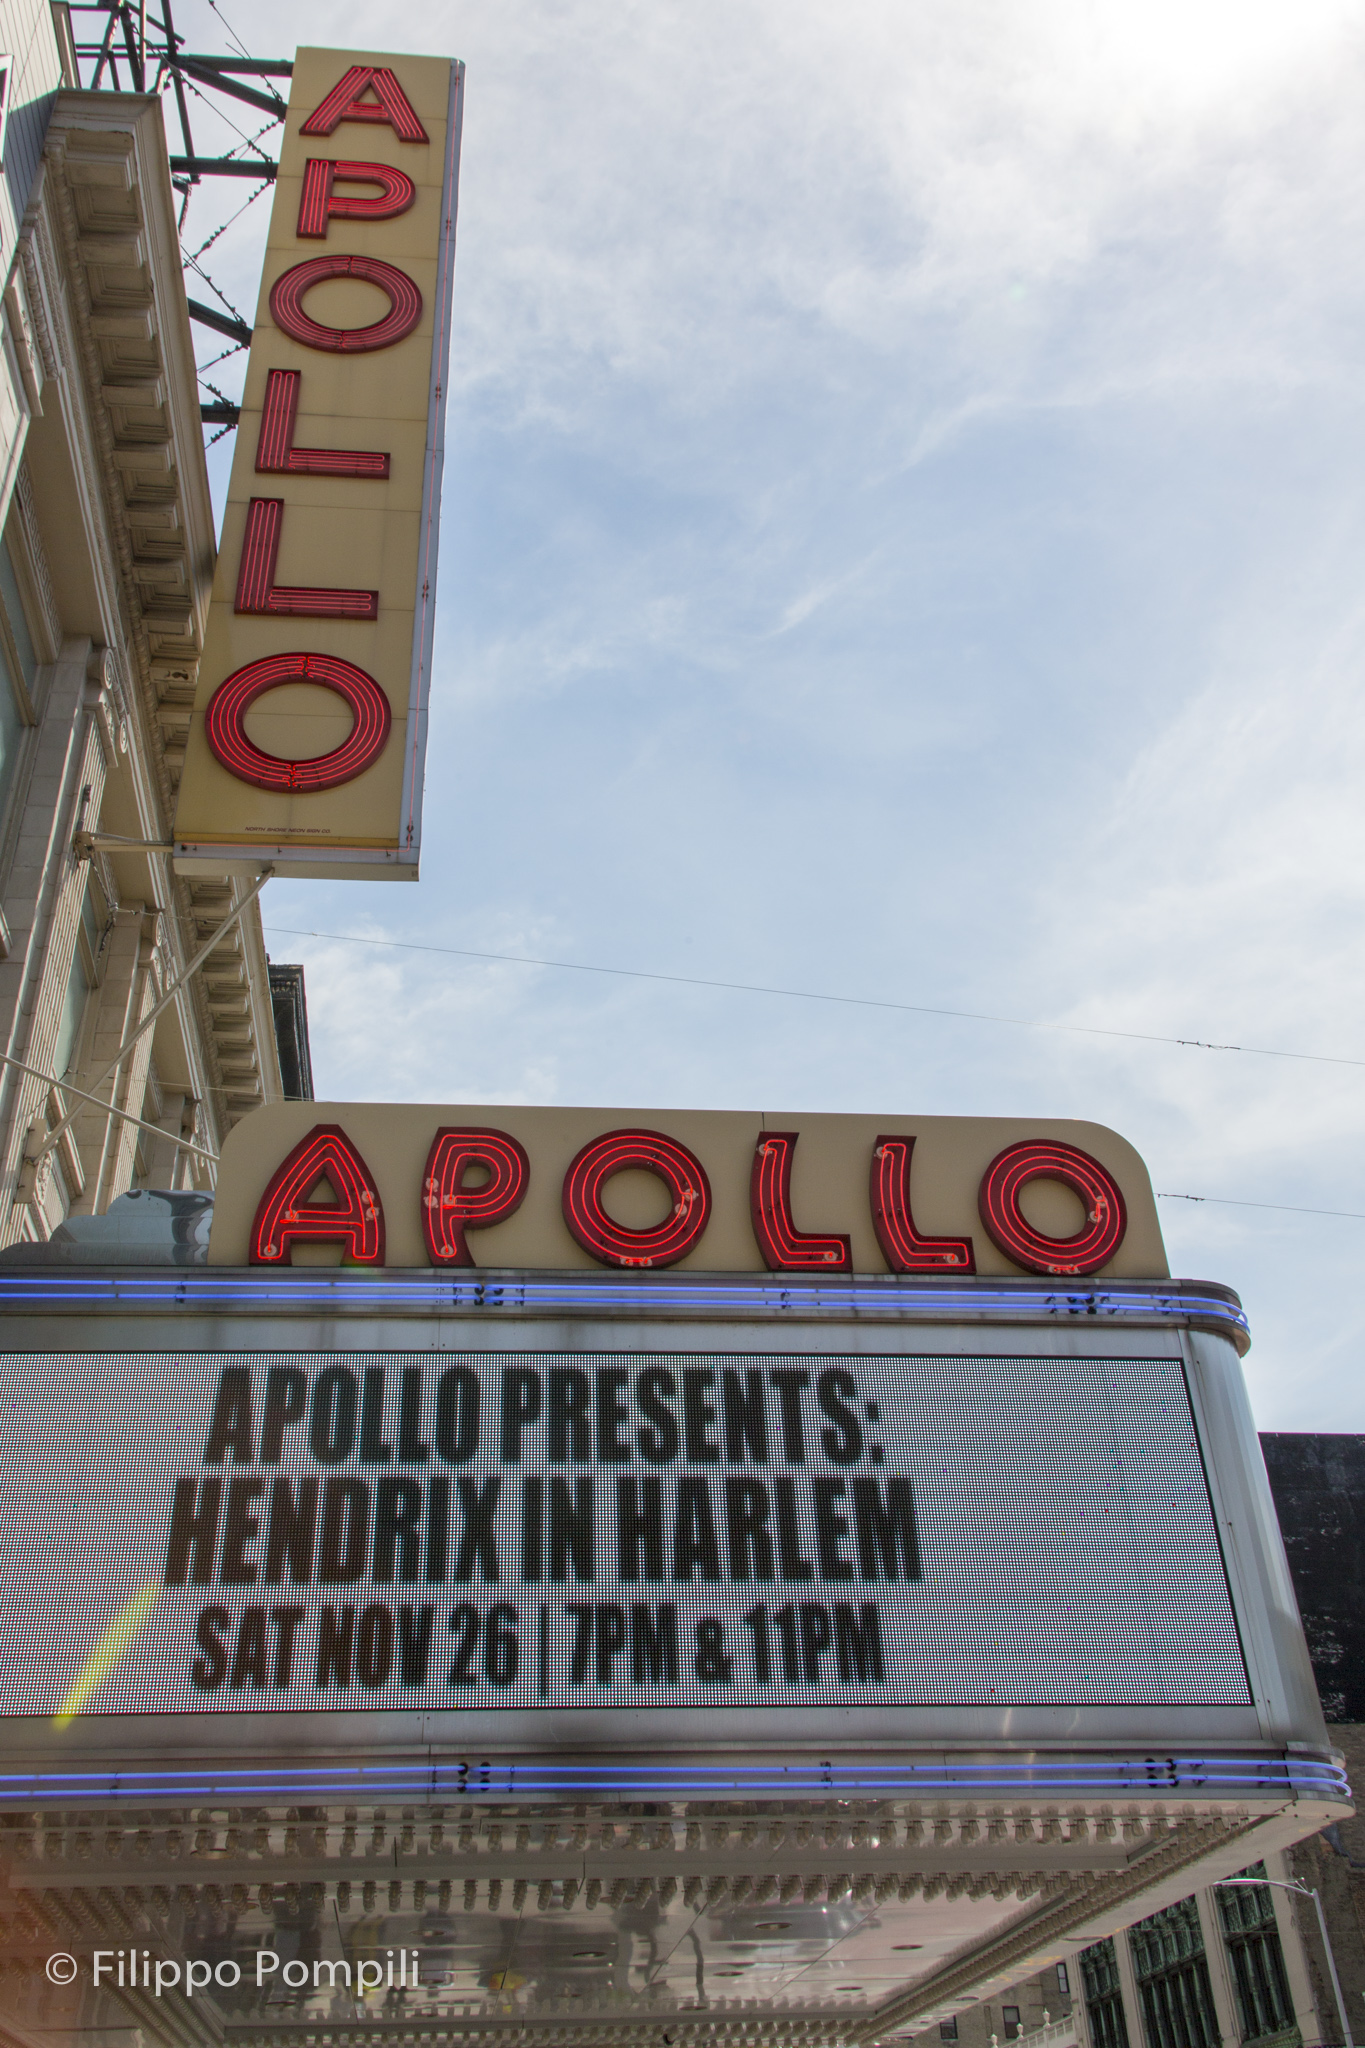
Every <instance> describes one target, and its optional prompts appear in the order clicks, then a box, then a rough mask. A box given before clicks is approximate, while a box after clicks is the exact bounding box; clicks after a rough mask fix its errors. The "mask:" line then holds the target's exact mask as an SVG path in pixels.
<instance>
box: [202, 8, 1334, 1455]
mask: <svg viewBox="0 0 1365 2048" xmlns="http://www.w3.org/2000/svg"><path fill="white" fill-rule="evenodd" d="M225 4H226V23H230V27H231V30H232V31H233V32H235V34H236V35H237V36H239V37H240V38H241V39H242V41H243V42H244V43H245V45H246V46H247V47H248V48H249V49H250V50H251V51H252V52H253V54H255V55H257V56H289V55H291V54H292V50H293V46H294V45H295V44H296V43H307V42H313V43H323V44H331V45H336V46H342V47H344V46H348V45H354V46H360V47H369V48H391V49H393V50H406V49H417V50H427V51H433V52H436V53H439V54H449V55H452V56H458V57H462V58H463V59H464V60H465V62H466V64H467V66H468V72H467V81H466V113H465V129H464V151H463V161H462V170H461V189H460V213H459V246H458V256H457V264H456V277H455V327H454V340H453V347H452V362H451V386H450V391H451V398H450V408H449V419H448V430H447V453H446V472H445V492H444V504H443V515H442V516H443V527H442V552H441V566H440V596H439V615H438V622H437V634H436V659H435V676H434V690H433V708H432V726H431V747H430V754H429V759H428V766H427V810H426V831H427V838H426V845H425V847H424V850H423V857H422V879H421V881H420V882H419V883H417V884H416V885H405V884H394V883H387V884H381V883H373V884H360V883H322V882H314V881H307V882H282V881H281V882H272V883H271V884H270V885H269V886H268V888H267V890H266V892H265V896H264V898H263V906H264V917H265V923H266V927H267V943H268V945H269V948H270V951H271V953H272V956H273V957H274V958H276V959H287V960H301V961H303V962H304V964H305V967H306V970H307V988H308V1002H309V1017H310V1025H311V1034H312V1049H313V1061H314V1076H315V1084H316V1092H317V1094H318V1096H319V1097H320V1098H324V1097H325V1098H330V1099H333V1100H347V1099H352V1100H355V1099H371V1100H373V1099H379V1100H383V1099H395V1100H415V1101H422V1100H428V1101H436V1102H444V1103H458V1102H467V1103H478V1102H536V1103H584V1104H600V1105H604V1106H610V1105H620V1106H629V1107H632V1108H638V1107H651V1106H655V1107H673V1106H697V1107H707V1108H762V1109H782V1110H796V1111H818V1110H858V1111H869V1112H880V1113H885V1114H887V1115H895V1116H898V1117H899V1116H906V1115H910V1114H914V1113H926V1114H927V1113H945V1112H953V1113H962V1114H992V1115H994V1114H1000V1115H1011V1116H1020V1117H1031V1116H1037V1117H1044V1116H1047V1117H1054V1116H1075V1117H1085V1118H1092V1119H1095V1120H1097V1121H1099V1122H1102V1123H1106V1124H1110V1125H1112V1126H1114V1127H1115V1128H1117V1129H1118V1130H1120V1131H1122V1132H1123V1133H1124V1134H1125V1135H1126V1136H1127V1137H1128V1138H1129V1139H1131V1140H1132V1141H1133V1143H1134V1144H1136V1146H1137V1147H1138V1149H1139V1150H1140V1151H1141V1152H1142V1154H1143V1155H1144V1157H1145V1159H1146V1160H1147V1162H1148V1165H1149V1167H1150V1170H1151V1174H1152V1180H1153V1184H1154V1186H1155V1188H1156V1189H1157V1190H1158V1191H1159V1193H1160V1194H1161V1196H1162V1199H1161V1201H1160V1202H1159V1208H1160V1211H1161V1216H1162V1223H1163V1227H1164V1230H1165V1234H1166V1240H1167V1245H1168V1248H1169V1252H1170V1259H1171V1266H1172V1270H1173V1271H1174V1272H1175V1273H1177V1274H1180V1275H1185V1276H1189V1277H1195V1278H1200V1279H1211V1280H1218V1281H1222V1282H1224V1283H1226V1284H1228V1285H1230V1286H1232V1287H1235V1288H1236V1289H1237V1290H1238V1291H1239V1293H1240V1294H1241V1295H1242V1297H1243V1300H1244V1302H1245V1305H1246V1308H1247V1311H1248V1314H1249V1316H1250V1319H1251V1326H1252V1334H1253V1348H1252V1350H1251V1353H1250V1355H1249V1357H1248V1359H1247V1375H1248V1383H1249V1386H1250V1389H1251V1394H1252V1400H1253V1404H1254V1407H1255V1411H1256V1415H1257V1419H1258V1421H1259V1423H1260V1426H1261V1427H1263V1428H1280V1429H1328V1430H1332V1429H1335V1430H1358V1429H1362V1428H1365V1406H1363V1404H1362V1400H1361V1396H1360V1393H1359V1387H1360V1378H1361V1375H1360V1361H1361V1351H1362V1345H1363V1344H1365V1312H1362V1307H1361V1297H1360V1295H1359V1293H1358V1291H1357V1275H1358V1273H1359V1270H1360V1265H1361V1253H1362V1249H1365V1170H1362V1164H1361V1155H1362V1141H1363V1140H1365V1021H1362V1014H1361V1013H1362V1007H1363V1005H1365V955H1363V954H1362V946H1361V930H1362V911H1363V910H1365V843H1363V842H1365V829H1363V828H1362V823H1361V792H1362V789H1363V788H1365V709H1363V708H1362V701H1361V674H1362V665H1363V663H1365V575H1363V574H1362V571H1363V569H1365V368H1363V367H1362V365H1363V364H1365V347H1363V346H1362V344H1363V343H1365V283H1363V282H1362V271H1361V265H1360V263H1359V259H1358V254H1357V252H1358V250H1359V248H1360V246H1361V242H1362V231H1363V230H1365V219H1363V218H1362V215H1365V116H1363V115H1362V113H1361V108H1362V106H1365V17H1362V16H1361V13H1360V10H1359V8H1358V7H1355V6H1352V5H1348V4H1345V0H1276V4H1268V0H1238V4H1236V5H1234V4H1232V0H1179V4H1176V0H1143V4H1142V5H1140V6H1139V5H1137V4H1135V0H1128V4H1125V5H1122V6H1120V5H1116V4H1113V0H1034V4H1032V5H1030V6H1029V7H1027V8H1020V7H1019V6H1018V5H1017V0H838V4H834V0H781V4H780V5H779V4H777V0H725V4H724V5H720V4H718V0H688V4H686V5H683V4H680V0H652V4H650V5H648V6H642V5H638V4H630V0H611V4H607V0H496V4H492V0H477V4H469V5H458V6H455V5H448V4H444V0H431V4H429V5H427V6H426V7H424V8H423V9H421V10H420V15H421V25H420V33H419V32H418V31H417V29H416V28H415V17H416V13H417V12H418V11H417V10H413V9H411V8H404V9H402V10H399V9H398V8H396V7H393V6H391V5H386V4H384V0H372V4H367V5H366V6H365V7H364V8H363V9H362V8H360V7H359V6H356V5H348V4H341V5H337V4H331V5H328V6H327V7H323V6H321V5H318V4H314V0H306V4H301V0H295V4H293V5H292V6H290V7H289V8H288V9H286V10H281V9H280V8H279V7H269V6H266V5H265V4H263V0H225ZM179 18H180V25H181V26H182V28H183V29H184V30H185V31H186V32H187V33H188V35H189V38H190V42H191V45H192V47H198V48H200V49H204V50H225V49H229V48H231V47H232V44H231V41H230V38H229V33H228V28H227V26H226V25H225V17H224V14H223V13H222V12H221V11H220V10H217V9H214V8H212V7H211V6H210V5H209V4H208V0H183V4H182V6H181V8H180V10H179ZM243 113H244V121H243V126H244V127H246V128H247V129H248V130H251V129H253V128H254V127H255V125H256V124H255V122H254V121H253V119H252V117H251V115H250V114H249V113H247V112H246V110H243ZM203 118H204V119H205V120H206V121H207V117H206V116H205V117H203ZM206 132H207V131H206ZM231 139H232V138H231V137H230V136H229V137H227V138H226V140H227V141H229V142H230V141H231ZM244 198H245V193H244V192H243V190H242V189H240V188H238V187H237V186H236V185H234V186H231V187H228V186H227V185H226V181H224V182H223V183H222V184H219V185H218V186H217V187H215V188H212V189H211V191H210V193H209V194H208V195H207V196H205V197H196V198H195V199H194V201H193V202H192V205H191V209H190V213H189V216H188V218H187V221H186V225H185V235H186V243H187V247H188V248H189V249H190V250H191V251H195V250H197V249H198V247H199V244H200V243H201V242H202V241H203V240H204V239H205V238H206V237H207V236H209V235H210V234H211V233H212V232H213V231H214V229H216V228H217V227H218V225H219V223H220V222H221V220H222V218H223V216H224V214H225V213H226V212H227V211H229V210H231V209H232V208H234V207H236V206H239V205H241V204H242V203H243V200H244ZM268 205H269V198H268V195H267V197H265V198H263V199H262V200H260V201H258V202H256V203H255V204H254V205H252V206H248V207H247V210H246V211H245V213H244V214H243V215H242V216H241V218H240V219H238V220H237V221H236V222H235V223H234V224H233V225H232V226H231V227H229V228H228V230H227V231H226V233H224V234H223V235H221V236H220V237H218V239H217V240H215V241H214V243H213V246H212V248H211V249H210V250H209V251H208V252H207V253H205V254H203V255H202V256H201V257H200V258H199V261H200V262H201V264H202V265H203V266H204V267H205V268H206V269H207V270H208V271H209V273H210V275H211V277H212V279H213V281H214V284H215V285H216V286H217V287H218V288H219V289H220V290H221V291H222V292H223V293H225V294H226V295H227V297H228V298H229V299H230V300H231V301H232V302H233V303H234V304H235V305H236V306H238V307H239V308H241V309H242V310H244V311H245V312H246V313H247V314H248V316H250V314H251V311H252V308H253V306H254V303H255V296H256V283H257V278H258V273H259V263H260V254H261V246H262V242H263V238H264V233H265V228H266V210H267V208H268ZM191 290H192V292H193V293H194V294H195V295H196V296H200V297H203V296H206V290H205V289H203V288H201V285H200V283H199V282H196V280H195V279H194V278H193V277H192V278H191ZM200 338H201V340H202V344H203V345H202V348H201V358H202V359H203V360H205V361H207V359H208V358H209V357H210V356H212V355H213V354H215V353H216V352H217V348H218V345H219V344H218V343H217V342H216V341H214V340H213V339H212V337H210V336H209V335H208V334H207V333H204V334H202V335H201V337H200ZM240 362H241V358H240V357H239V358H237V359H236V362H235V363H234V362H232V361H229V362H225V363H222V364H220V365H219V366H218V367H217V368H216V369H213V370H210V371H209V372H208V374H209V375H210V376H211V377H212V378H213V379H214V380H215V382H217V383H219V385H220V386H221V388H222V389H224V390H225V391H229V392H230V391H232V390H233V389H235V388H239V385H240ZM234 379H235V382H234ZM230 451H231V440H230V438H229V439H227V440H225V441H223V442H222V443H220V444H219V445H218V446H217V447H215V448H214V450H213V451H212V453H211V458H210V460H211V464H212V465H213V476H214V482H215V489H216V491H217V493H218V496H219V500H220V502H221V496H222V492H223V489H224V487H225V484H226V475H227V460H228V458H229V457H230ZM302 933H308V934H319V933H323V934H352V935H360V936H363V937H366V938H370V939H383V940H387V941H390V942H395V941H396V942H402V945H395V944H390V945H388V946H385V947H381V946H376V945H358V944H355V943H348V942H346V941H345V940H343V939H338V938H335V937H317V936H301V935H300V934H302ZM404 947H427V948H433V949H438V950H433V951H428V952H421V951H413V950H404ZM443 947H444V948H451V949H461V950H462V951H463V952H465V953H471V952H472V953H498V954H517V955H527V956H532V957H534V958H536V959H541V960H556V961H566V962H577V963H581V964H583V965H584V966H591V967H608V968H617V969H629V970H635V971H636V973H638V974H642V975H659V976H679V977H692V978H694V979H697V980H703V981H705V980H709V981H713V982H714V981H721V982H743V983H748V984H761V985H763V986H765V987H773V988H781V989H787V990H801V991H808V992H810V993H811V994H812V995H816V996H839V997H857V998H862V999H864V1001H865V1003H882V1004H888V1005H898V1004H899V1005H906V1006H912V1007H909V1008H905V1009H896V1008H875V1007H866V1006H859V1005H857V1004H853V1003H849V1002H829V1001H815V1000H805V999H800V998H797V997H791V996H775V995H764V994H757V993H743V992H737V991H733V990H722V989H716V988H705V987H697V986H687V985H682V984H680V983H679V982H677V981H669V980H658V981H651V980H647V979H634V978H631V977H630V976H628V975H605V974H599V973H584V972H574V971H567V970H564V969H557V968H545V967H529V966H523V965H512V964H506V963H499V962H495V961H488V960H479V959H473V958H462V957H458V954H456V953H446V954H442V953H441V952H440V950H439V949H440V948H443ZM913 1006H918V1007H913ZM921 1010H923V1011H927V1012H933V1011H938V1012H944V1011H967V1012H976V1013H983V1014H984V1015H986V1016H989V1017H995V1018H1007V1019H1015V1020H1021V1021H1020V1022H1015V1023H998V1022H986V1021H971V1020H969V1019H966V1018H962V1017H957V1018H954V1017H951V1016H946V1015H942V1014H939V1015H934V1014H921V1013H920V1011H921ZM1077 1027H1086V1029H1085V1030H1081V1029H1079V1028H1077ZM1105 1033H1129V1034H1134V1035H1133V1036H1107V1035H1102V1034H1105ZM1147 1035H1150V1037H1149V1036H1147ZM1163 1039H1186V1040H1199V1041H1204V1042H1205V1043H1204V1044H1203V1045H1184V1046H1181V1045H1173V1044H1168V1043H1160V1042H1152V1041H1153V1040H1163ZM1210 1046H1217V1047H1227V1046H1240V1047H1259V1048H1265V1049H1267V1050H1266V1051H1265V1052H1250V1051H1228V1050H1212V1049H1208V1048H1209V1047H1210ZM1280 1053H1286V1054H1295V1055H1302V1056H1303V1057H1294V1058H1288V1057H1275V1056H1270V1055H1272V1054H1280ZM1310 1056H1311V1057H1310ZM1182 1195H1195V1196H1199V1197H1202V1198H1204V1199H1202V1200H1200V1201H1198V1202H1194V1201H1187V1200H1180V1199H1175V1197H1179V1196H1182ZM1250 1205H1265V1206H1250ZM1322 1211H1341V1212H1348V1213H1346V1214H1337V1215H1329V1214H1323V1213H1318V1212H1322Z"/></svg>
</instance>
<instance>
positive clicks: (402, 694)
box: [175, 49, 464, 877]
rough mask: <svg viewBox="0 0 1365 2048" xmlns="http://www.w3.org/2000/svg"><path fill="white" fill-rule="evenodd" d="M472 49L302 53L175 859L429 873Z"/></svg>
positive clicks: (305, 869) (293, 869) (284, 868)
mask: <svg viewBox="0 0 1365 2048" xmlns="http://www.w3.org/2000/svg"><path fill="white" fill-rule="evenodd" d="M463 75H464V67H463V66H462V65H460V64H457V63H452V62H451V61H450V60H448V59H445V58H430V57H399V56H385V55H374V54H364V53H359V52H355V51H339V50H317V49H304V50H300V51H299V52H298V55H297V58H296V60H295V65H294V74H293V81H292V85H291V90H290V99H289V112H288V116H287V119H286V122H285V133H284V140H283V143H282V146H281V154H280V168H279V175H278V178H277V180H276V184H275V198H274V207H273V211H272V215H271V225H270V235H269V241H268V244H267V251H266V260H265V273H264V277H263V280H262V287H261V299H260V306H259V310H258V312H257V318H256V328H255V338H254V341H253V343H252V349H251V356H250V361H249V365H248V370H247V378H246V388H245V393H244V397H243V405H242V417H241V423H240V426H239V429H238V436H237V448H236V453H235V457H234V461H233V468H232V481H231V486H230V489H229V494H228V503H227V509H226V514H225V518H224V523H223V542H222V551H221V553H220V556H219V562H218V573H217V577H216V580H215V583H214V589H213V597H212V602H211V605H210V611H209V624H208V631H207V636H206V641H205V647H204V655H203V659H202V661H201V664H200V671H199V690H198V695H197V697H196V701H195V709H194V716H193V719H192V722H191V727H190V736H189V743H188V747H187V752H186V758H185V768H184V774H183V777H182V780H181V786H180V797H179V806H178V809H177V813H176V826H175V832H176V842H177V848H178V855H177V858H178V861H179V864H180V865H181V866H182V867H184V868H187V869H190V870H192V869H193V868H194V867H195V866H201V867H202V866H204V865H206V864H208V865H213V864H214V863H215V862H216V866H217V870H218V871H219V872H221V868H222V863H223V858H224V856H227V857H229V858H233V857H237V856H241V855H246V856H250V857H254V858H257V859H261V858H269V859H270V861H271V862H272V863H273V865H274V866H275V867H276V868H277V869H278V870H279V871H280V872H282V873H293V874H303V873H323V874H326V873H333V872H336V871H337V870H338V868H340V869H342V870H344V871H345V872H347V873H351V874H363V875H370V876H407V877H412V876H415V875H416V873H417V866H418V857H419V852H420V841H421V811H422V777H423V769H424V761H425V754H426V728H427V701H428V694H429V688H430V672H431V652H432V635H433V628H434V622H435V605H436V557H437V543H438V530H439V520H440V496H441V470H442V448H443V440H444V431H445V393H446V358H447V352H448V348H449V338H450V300H451V284H452V274H453V266H454V251H455V200H456V178H457V173H458V166H459V141H460V115H461V100H462V89H463Z"/></svg>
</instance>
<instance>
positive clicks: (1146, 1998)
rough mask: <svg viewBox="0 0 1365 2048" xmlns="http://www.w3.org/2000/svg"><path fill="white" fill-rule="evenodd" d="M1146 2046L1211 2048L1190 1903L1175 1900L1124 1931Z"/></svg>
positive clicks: (1200, 1950)
mask: <svg viewBox="0 0 1365 2048" xmlns="http://www.w3.org/2000/svg"><path fill="white" fill-rule="evenodd" d="M1128 1945H1129V1947H1130V1949H1131V1950H1132V1955H1133V1973H1134V1975H1135V1976H1136V1978H1137V1988H1138V1997H1139V1998H1140V2000H1141V2001H1142V2024H1143V2029H1144V2031H1145V2033H1146V2036H1147V2048H1216V2043H1217V2042H1218V2041H1220V2040H1221V2039H1222V2036H1221V2035H1220V2033H1219V2031H1218V2020H1217V2017H1216V2015H1215V2012H1214V2005H1213V1988H1212V1986H1211V1985H1210V1983H1209V1965H1208V1959H1207V1957H1206V1956H1205V1954H1204V1930H1203V1928H1202V1926H1201V1925H1200V1921H1199V1906H1198V1902H1197V1901H1196V1900H1194V1899H1181V1900H1180V1902H1179V1904H1178V1905H1175V1906H1167V1908H1166V1910H1165V1911H1164V1912H1162V1913H1153V1914H1152V1916H1151V1918H1150V1919H1149V1920H1139V1921H1138V1923H1137V1925H1136V1927H1131V1928H1130V1929H1129V1930H1128Z"/></svg>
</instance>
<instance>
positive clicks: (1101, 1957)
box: [1081, 1941, 1128, 2048]
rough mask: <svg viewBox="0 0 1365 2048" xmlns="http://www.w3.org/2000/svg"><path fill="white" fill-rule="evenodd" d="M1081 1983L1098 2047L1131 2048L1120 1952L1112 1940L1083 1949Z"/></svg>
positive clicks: (1094, 2040)
mask: <svg viewBox="0 0 1365 2048" xmlns="http://www.w3.org/2000/svg"><path fill="white" fill-rule="evenodd" d="M1081 1983H1082V1985H1083V1987H1084V1990H1085V2010H1086V2013H1087V2016H1088V2017H1089V2020H1090V2038H1091V2040H1092V2041H1093V2042H1094V2044H1095V2048H1128V2022H1127V2020H1126V2019H1125V2017H1124V2012H1123V1987H1122V1985H1121V1984H1120V1983H1119V1959H1118V1952H1117V1950H1116V1949H1115V1947H1114V1944H1113V1942H1112V1941H1097V1942H1096V1943H1095V1944H1094V1946H1093V1947H1092V1948H1084V1949H1082V1950H1081Z"/></svg>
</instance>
